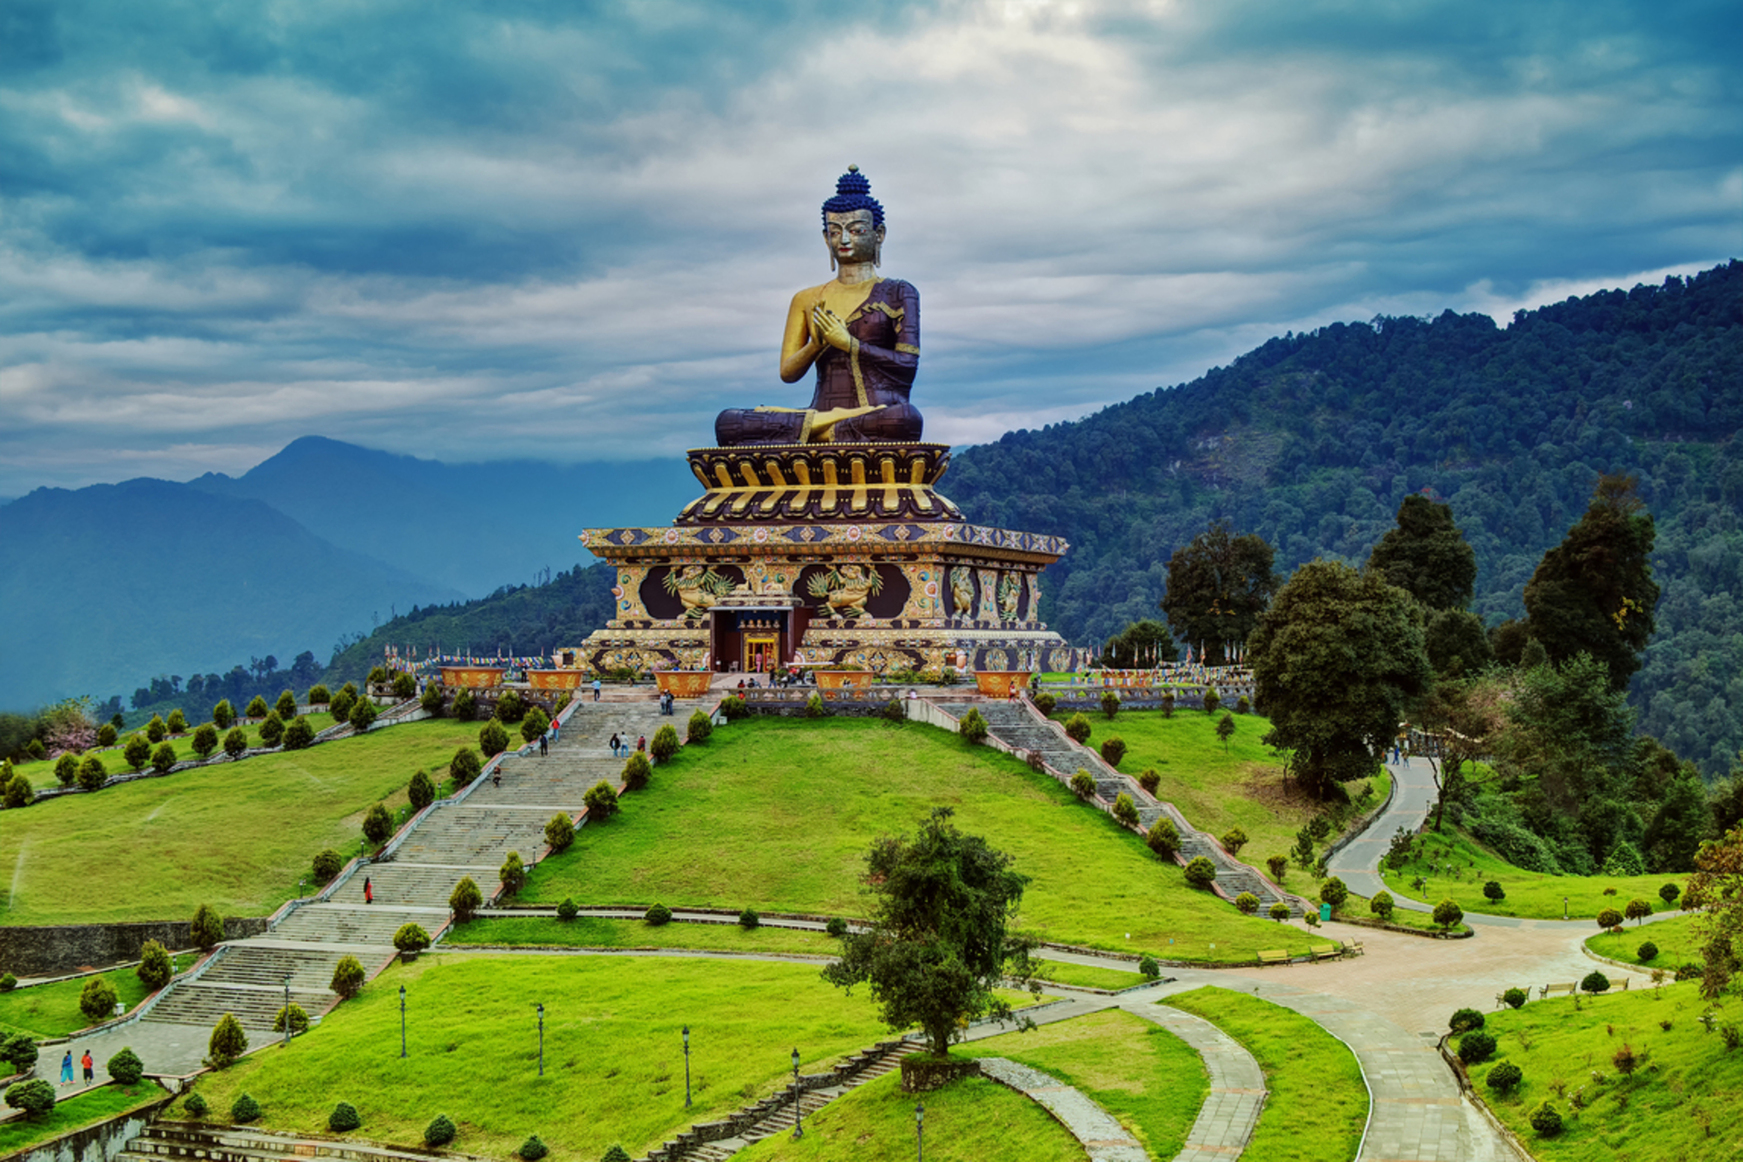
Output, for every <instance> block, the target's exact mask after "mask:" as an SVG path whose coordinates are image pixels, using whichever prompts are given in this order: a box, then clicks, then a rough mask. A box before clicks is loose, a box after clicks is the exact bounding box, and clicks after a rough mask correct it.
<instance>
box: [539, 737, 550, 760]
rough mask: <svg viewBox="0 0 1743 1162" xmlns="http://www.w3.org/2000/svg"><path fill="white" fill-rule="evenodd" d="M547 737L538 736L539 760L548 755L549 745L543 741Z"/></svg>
mask: <svg viewBox="0 0 1743 1162" xmlns="http://www.w3.org/2000/svg"><path fill="white" fill-rule="evenodd" d="M547 737H548V736H547V735H543V734H541V735H539V757H540V758H544V757H545V755H547V754H549V753H550V745H549V744H548V743H547V742H546V741H545V739H546V738H547Z"/></svg>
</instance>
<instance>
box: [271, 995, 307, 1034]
mask: <svg viewBox="0 0 1743 1162" xmlns="http://www.w3.org/2000/svg"><path fill="white" fill-rule="evenodd" d="M286 1025H288V1026H290V1035H291V1036H292V1037H301V1036H302V1035H303V1034H304V1033H307V1032H308V1031H309V1014H308V1010H306V1009H304V1008H303V1007H302V1006H301V1005H299V1004H297V1003H296V1002H295V1001H292V1002H291V1003H290V1004H288V1005H280V1006H279V1007H278V1012H277V1013H275V1014H273V1018H272V1031H273V1032H274V1033H282V1032H284V1031H285V1026H286Z"/></svg>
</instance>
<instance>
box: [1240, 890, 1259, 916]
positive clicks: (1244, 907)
mask: <svg viewBox="0 0 1743 1162" xmlns="http://www.w3.org/2000/svg"><path fill="white" fill-rule="evenodd" d="M1235 907H1237V908H1239V909H1240V910H1241V911H1242V912H1243V913H1244V914H1246V915H1248V916H1252V915H1256V914H1257V913H1258V911H1259V897H1258V896H1255V895H1254V894H1253V893H1252V892H1242V893H1241V894H1240V895H1238V896H1236V897H1235Z"/></svg>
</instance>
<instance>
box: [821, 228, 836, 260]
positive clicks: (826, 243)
mask: <svg viewBox="0 0 1743 1162" xmlns="http://www.w3.org/2000/svg"><path fill="white" fill-rule="evenodd" d="M823 249H825V250H827V251H829V269H830V270H834V269H835V247H834V246H833V245H831V244H830V241H829V227H827V226H825V227H823Z"/></svg>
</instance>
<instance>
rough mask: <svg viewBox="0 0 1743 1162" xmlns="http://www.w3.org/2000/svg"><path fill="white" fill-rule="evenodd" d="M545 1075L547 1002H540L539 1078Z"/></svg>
mask: <svg viewBox="0 0 1743 1162" xmlns="http://www.w3.org/2000/svg"><path fill="white" fill-rule="evenodd" d="M544 1075H545V1002H543V1001H540V1002H539V1076H540V1077H543V1076H544Z"/></svg>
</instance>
